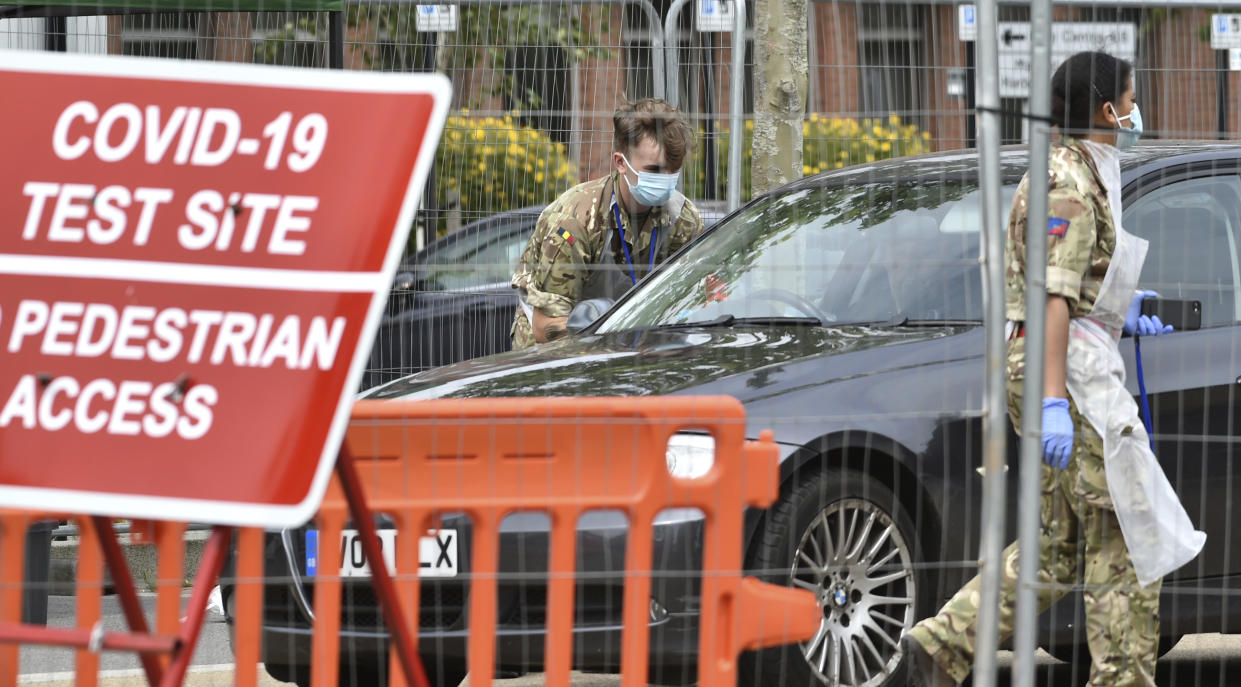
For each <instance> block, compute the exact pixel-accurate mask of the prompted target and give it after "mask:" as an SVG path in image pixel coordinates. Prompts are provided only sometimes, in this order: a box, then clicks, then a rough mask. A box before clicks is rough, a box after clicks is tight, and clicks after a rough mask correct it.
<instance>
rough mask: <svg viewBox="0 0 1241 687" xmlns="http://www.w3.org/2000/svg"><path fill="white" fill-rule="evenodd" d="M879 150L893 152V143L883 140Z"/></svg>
mask: <svg viewBox="0 0 1241 687" xmlns="http://www.w3.org/2000/svg"><path fill="white" fill-rule="evenodd" d="M879 150H882V151H883V152H885V153H887V152H891V150H892V144H891V143H888V142H887V141H884V142H883V143H882V144H881V145H880V146H879Z"/></svg>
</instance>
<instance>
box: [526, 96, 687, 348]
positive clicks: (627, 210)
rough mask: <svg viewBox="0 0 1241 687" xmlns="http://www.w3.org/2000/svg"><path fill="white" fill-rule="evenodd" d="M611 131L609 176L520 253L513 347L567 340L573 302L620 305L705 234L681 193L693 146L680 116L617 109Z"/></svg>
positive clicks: (655, 106)
mask: <svg viewBox="0 0 1241 687" xmlns="http://www.w3.org/2000/svg"><path fill="white" fill-rule="evenodd" d="M612 125H613V144H614V148H613V152H612V165H613V167H614V169H613V170H612V173H611V174H608V175H607V176H603V177H600V178H598V179H595V180H593V181H587V182H585V183H582V184H578V185H577V186H575V187H573V188H571V189H569V190H568V191H565V192H564V193H563V194H561V196H560V197H559V198H557V199H556V200H555V201H553V202H552V203H551V204H550V205H548V206H547V208H546V209H544V210H543V213H542V214H541V215H539V220H538V223H537V224H535V228H534V234H533V235H532V236H531V237H530V243H529V244H528V245H527V246H526V250H525V252H524V253H522V256H521V262H520V264H519V265H518V267H517V273H516V274H514V275H513V288H515V289H517V290H518V294H519V296H520V299H521V307H519V308H518V309H517V315H516V317H515V318H514V320H513V329H512V335H513V348H514V349H515V350H516V349H521V348H527V347H529V346H532V345H534V344H535V343H543V342H545V341H551V340H552V339H555V338H557V337H559V336H561V335H563V334H564V333H565V331H566V329H565V323H566V321H567V320H568V316H569V311H571V310H572V309H573V306H574V305H575V304H576V303H578V302H579V301H582V300H586V299H588V298H600V297H604V298H610V299H613V300H614V299H616V298H617V297H619V296H620V295H621V294H623V293H624V292H625V291H627V290H628V289H629V288H630V287H632V286H633V285H634V284H637V283H638V280H639V279H641V278H642V277H644V276H646V275H647V274H648V273H649V272H650V271H651V270H652V269H653V268H654V266H655V264H656V263H659V262H662V261H664V260H666V259H667V258H668V256H670V255H672V253H674V252H676V250H677V249H678V248H680V247H681V246H682V245H684V244H685V242H686V241H688V240H689V239H690V238H691V237H693V236H694V235H696V234H697V233H698V232H700V231H702V218H701V217H699V215H698V209H697V208H695V207H694V204H693V203H691V202H690V201H689V200H688V199H686V198H685V196H683V195H681V194H680V193H679V192H677V190H676V185H677V181H678V179H679V178H680V175H681V165H682V164H683V163H684V162H685V157H686V155H687V153H688V152H689V150H690V147H691V145H692V144H693V131H692V130H691V129H690V127H689V125H688V124H686V122H685V120H684V118H683V117H682V116H681V114H680V113H679V112H677V111H676V110H675V109H674V108H673V107H672V106H671V105H669V104H668V103H666V102H664V101H662V100H654V99H646V100H640V101H638V102H637V103H634V104H633V105H629V106H626V107H622V108H621V109H619V110H617V111H616V113H615V114H614V115H613V117H612Z"/></svg>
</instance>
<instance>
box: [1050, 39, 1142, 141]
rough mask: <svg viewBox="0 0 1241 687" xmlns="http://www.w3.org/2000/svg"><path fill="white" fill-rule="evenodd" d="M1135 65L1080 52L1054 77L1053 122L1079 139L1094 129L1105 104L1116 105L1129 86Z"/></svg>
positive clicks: (1093, 53) (1106, 55)
mask: <svg viewBox="0 0 1241 687" xmlns="http://www.w3.org/2000/svg"><path fill="white" fill-rule="evenodd" d="M1132 75H1133V65H1131V64H1129V63H1128V62H1126V61H1124V60H1121V59H1117V58H1115V57H1112V56H1111V55H1109V54H1107V53H1104V52H1079V53H1077V54H1076V55H1073V56H1072V57H1070V58H1069V59H1067V60H1065V61H1064V64H1062V65H1060V68H1059V69H1057V70H1056V73H1055V74H1053V75H1052V77H1051V119H1052V121H1053V122H1055V123H1056V125H1057V126H1059V127H1060V130H1061V131H1063V132H1064V133H1066V134H1069V135H1071V136H1074V137H1078V138H1080V137H1081V136H1083V135H1085V133H1086V132H1087V131H1088V130H1089V129H1091V128H1093V127H1094V114H1095V112H1096V111H1098V109H1099V108H1100V107H1102V106H1103V104H1104V103H1107V102H1111V103H1117V102H1119V101H1120V96H1121V95H1123V94H1124V92H1125V89H1126V88H1127V87H1128V86H1129V79H1130V77H1131V76H1132Z"/></svg>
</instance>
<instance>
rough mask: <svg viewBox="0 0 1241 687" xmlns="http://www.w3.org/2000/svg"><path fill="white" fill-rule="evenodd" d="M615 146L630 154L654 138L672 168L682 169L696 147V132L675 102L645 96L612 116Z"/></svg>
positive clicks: (669, 167)
mask: <svg viewBox="0 0 1241 687" xmlns="http://www.w3.org/2000/svg"><path fill="white" fill-rule="evenodd" d="M612 130H613V135H614V143H615V146H616V147H615V149H616V150H618V151H620V152H622V153H628V152H629V151H630V149H631V148H633V146H635V145H636V144H637V143H638V141H640V140H642V139H643V138H650V139H651V140H653V141H655V142H656V143H657V144H659V147H660V149H661V150H663V153H664V159H665V160H666V161H667V163H668V169H680V168H681V165H682V164H684V162H685V157H686V156H687V155H688V154H689V152H690V150H692V149H693V146H694V132H693V130H692V129H690V128H689V124H688V123H686V121H685V117H684V116H683V115H682V114H681V113H680V112H679V111H678V110H677V109H676V108H675V107H673V106H672V105H669V104H668V103H667V102H666V101H664V100H659V99H657V98H644V99H642V100H639V101H637V102H634V103H630V104H628V105H625V106H624V107H621V108H620V109H618V110H617V111H616V113H615V114H613V115H612Z"/></svg>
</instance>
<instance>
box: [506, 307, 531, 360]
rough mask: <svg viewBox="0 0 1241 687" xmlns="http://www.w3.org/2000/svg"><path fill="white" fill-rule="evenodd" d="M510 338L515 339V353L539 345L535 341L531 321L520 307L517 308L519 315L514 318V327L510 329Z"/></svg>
mask: <svg viewBox="0 0 1241 687" xmlns="http://www.w3.org/2000/svg"><path fill="white" fill-rule="evenodd" d="M509 336H511V337H512V338H513V350H514V351H520V350H521V349H523V348H530V347H531V346H533V345H534V344H535V343H537V342H536V341H535V340H534V329H533V328H532V327H531V326H530V320H529V319H528V318H527V317H526V312H525V311H524V310H522V309H521V307H520V306H518V308H517V314H516V315H514V316H513V326H512V327H511V328H510V329H509Z"/></svg>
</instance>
